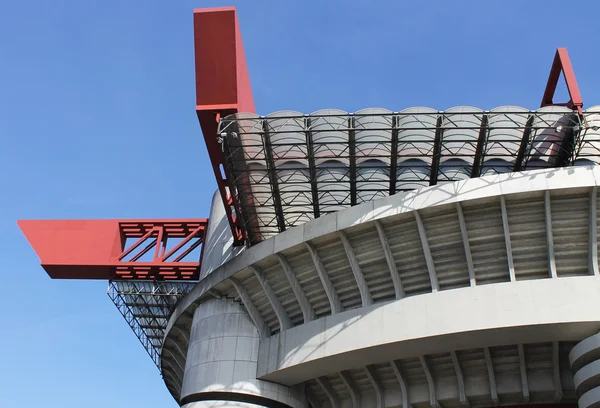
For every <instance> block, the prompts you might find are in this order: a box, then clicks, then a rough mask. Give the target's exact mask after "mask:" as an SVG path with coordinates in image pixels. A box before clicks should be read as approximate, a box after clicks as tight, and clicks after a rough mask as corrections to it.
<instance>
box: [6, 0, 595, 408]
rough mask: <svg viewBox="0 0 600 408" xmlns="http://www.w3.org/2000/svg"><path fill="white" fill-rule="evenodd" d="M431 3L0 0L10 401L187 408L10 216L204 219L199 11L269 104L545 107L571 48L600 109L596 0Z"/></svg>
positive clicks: (113, 314)
mask: <svg viewBox="0 0 600 408" xmlns="http://www.w3.org/2000/svg"><path fill="white" fill-rule="evenodd" d="M236 3H237V4H236ZM424 3H425V2H416V1H410V2H409V1H373V0H364V1H352V0H346V1H323V0H312V1H299V0H297V1H294V2H293V1H287V0H286V1H283V0H272V1H259V0H253V1H251V0H244V1H237V2H235V1H233V2H228V3H224V2H219V1H202V0H195V1H188V0H185V1H184V0H177V1H170V2H169V1H160V2H159V1H137V2H136V1H122V0H102V1H99V0H96V1H81V0H71V1H59V0H53V1H41V0H40V1H29V0H18V1H4V2H2V12H1V13H0V142H1V143H0V174H1V176H0V199H1V200H0V232H1V235H0V243H1V245H0V258H1V260H2V261H1V264H0V265H1V270H0V274H1V280H0V282H1V284H2V290H1V293H2V294H1V295H0V310H2V317H3V321H2V324H1V325H0V350H2V359H1V361H2V364H1V369H0V407H3V408H4V407H6V408H12V407H23V406H32V405H34V404H41V405H43V406H44V407H45V408H70V407H77V408H79V407H81V406H85V407H86V408H100V407H102V408H105V407H145V408H166V407H176V406H177V404H175V402H174V401H173V400H172V398H171V396H170V395H169V393H168V391H167V389H166V387H165V386H164V385H163V383H162V380H161V378H160V376H159V374H158V371H157V369H156V368H155V367H154V365H153V363H152V362H151V360H150V358H149V357H148V356H147V355H146V352H145V351H144V349H143V348H142V346H141V345H140V344H139V343H138V341H137V339H136V338H135V337H134V335H133V333H131V331H130V329H129V328H128V326H127V325H126V323H125V321H124V320H123V319H122V318H121V316H120V315H119V313H118V312H117V310H116V308H115V307H114V306H113V304H112V303H111V301H110V300H109V298H108V297H107V295H106V286H107V285H106V282H91V281H88V282H77V281H51V280H50V279H49V278H48V277H47V276H46V274H45V273H44V271H43V270H42V269H41V267H39V260H38V259H37V257H36V255H35V254H34V252H33V251H32V250H31V249H30V247H29V245H28V243H27V242H26V240H25V238H24V237H23V236H22V235H21V233H20V231H19V230H18V228H17V225H16V220H17V219H27V218H34V219H35V218H116V217H123V218H127V217H135V218H145V217H148V218H150V217H203V216H207V215H208V206H209V203H210V196H211V194H212V192H213V191H214V189H215V188H216V185H215V181H214V177H213V175H212V173H211V170H210V167H209V162H208V159H207V155H206V151H205V148H204V142H203V140H202V136H201V134H200V131H199V127H198V125H197V122H196V118H195V114H194V67H193V41H192V10H193V9H194V8H197V7H214V6H218V5H231V4H234V5H237V6H238V11H239V18H240V23H241V28H242V32H243V37H244V45H245V49H246V55H247V60H248V65H249V70H250V77H251V81H252V86H253V89H254V96H255V100H256V106H257V109H258V110H259V112H260V113H263V114H266V113H269V112H272V111H275V110H279V109H296V110H300V111H304V112H312V111H315V110H317V109H320V108H332V107H334V108H341V109H346V110H348V111H355V110H358V109H360V108H363V107H372V106H381V107H386V108H389V109H392V110H400V109H403V108H405V107H409V106H415V105H426V106H431V107H434V108H438V109H446V108H448V107H451V106H454V105H473V106H478V107H481V108H486V109H489V108H493V107H495V106H497V105H503V104H513V105H521V106H525V107H528V108H532V109H533V108H536V107H537V106H538V104H539V102H540V99H541V96H542V92H543V89H544V85H545V82H546V79H547V74H548V70H549V68H550V64H551V61H552V58H553V56H554V50H555V48H556V47H559V46H561V47H568V49H569V53H570V55H571V59H572V61H573V65H574V68H575V72H576V74H577V79H578V81H579V86H580V88H581V91H582V95H583V99H584V102H585V103H586V106H588V107H589V106H592V105H594V104H600V78H599V77H598V66H599V65H600V57H599V56H598V55H599V51H600V49H599V46H598V38H600V25H599V24H598V15H600V3H598V2H596V1H579V2H576V3H573V4H572V5H568V4H569V3H568V2H565V1H548V0H544V1H542V0H539V1H528V2H523V1H501V2H498V1H495V2H487V1H485V2H484V1H460V2H449V1H433V2H427V5H424ZM457 4H459V5H460V6H457Z"/></svg>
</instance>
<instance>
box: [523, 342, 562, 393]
mask: <svg viewBox="0 0 600 408" xmlns="http://www.w3.org/2000/svg"><path fill="white" fill-rule="evenodd" d="M524 347H525V363H526V365H527V378H528V379H529V383H530V386H529V392H530V402H532V403H535V402H543V401H548V400H551V399H552V398H554V394H555V387H554V382H553V381H552V377H548V376H544V374H543V373H547V372H549V371H551V370H552V368H553V365H552V344H551V343H541V344H526V345H525V346H524Z"/></svg>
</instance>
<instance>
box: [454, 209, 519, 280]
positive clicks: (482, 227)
mask: <svg viewBox="0 0 600 408" xmlns="http://www.w3.org/2000/svg"><path fill="white" fill-rule="evenodd" d="M461 205H462V208H463V213H464V215H465V224H466V227H467V234H468V237H469V246H470V248H471V255H472V256H473V267H474V269H475V280H476V282H477V285H485V284H489V283H498V282H509V281H510V277H509V274H508V262H507V258H506V245H505V242H504V228H503V227H502V216H501V213H500V202H499V200H498V199H485V200H480V201H478V202H471V203H470V202H466V203H463V204H461ZM490 259H493V260H494V262H490Z"/></svg>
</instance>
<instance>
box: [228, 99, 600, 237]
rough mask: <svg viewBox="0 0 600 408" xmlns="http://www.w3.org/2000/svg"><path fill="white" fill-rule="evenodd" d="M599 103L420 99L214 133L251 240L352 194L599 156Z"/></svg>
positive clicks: (273, 119)
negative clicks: (485, 104)
mask: <svg viewBox="0 0 600 408" xmlns="http://www.w3.org/2000/svg"><path fill="white" fill-rule="evenodd" d="M599 124H600V112H597V111H594V109H591V110H589V111H585V112H582V114H581V115H580V114H578V113H577V111H575V110H571V109H568V108H566V107H556V106H555V107H546V108H541V109H539V110H537V111H529V110H526V109H522V108H517V107H505V108H497V109H494V110H491V111H483V110H476V109H475V108H454V109H449V110H448V111H434V110H428V109H423V108H415V109H407V110H406V111H402V112H391V111H388V112H382V110H378V111H377V112H375V113H368V112H366V113H360V112H359V113H356V114H351V113H335V114H331V115H329V114H320V113H316V114H312V115H302V114H299V113H296V112H289V113H286V114H283V113H278V114H277V115H269V116H266V117H263V116H258V115H254V114H235V115H231V116H229V117H227V118H224V119H222V120H221V122H220V126H219V135H220V137H219V138H220V141H221V143H222V149H223V152H224V157H225V161H226V163H227V166H226V168H225V171H227V172H228V178H229V180H230V183H231V184H230V186H231V187H232V188H234V189H235V190H236V191H238V194H237V196H236V197H237V199H238V200H239V202H238V203H237V206H238V207H239V208H240V209H241V214H240V216H241V219H242V220H243V227H244V229H246V230H247V232H248V236H249V238H250V239H251V243H252V244H254V243H257V242H260V241H261V240H263V239H266V238H268V237H270V236H273V235H275V234H277V233H279V232H281V231H284V230H285V229H286V228H290V227H293V226H295V225H299V224H301V223H304V222H307V221H310V220H312V219H314V218H318V217H319V216H321V215H324V214H327V213H331V212H334V211H338V210H340V209H342V208H346V207H350V206H353V205H356V204H360V203H362V202H366V201H371V200H373V199H377V198H380V197H385V196H388V195H390V194H394V193H398V192H402V191H408V190H413V189H416V188H421V187H425V186H429V185H436V184H440V183H447V182H453V181H458V180H463V179H465V178H470V177H479V176H484V175H490V174H500V173H507V172H512V171H522V170H532V169H538V168H550V167H562V166H568V165H573V164H585V163H590V164H594V163H600V141H598V138H599V135H600V134H599V133H598V131H597V130H598V125H599Z"/></svg>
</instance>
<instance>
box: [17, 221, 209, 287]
mask: <svg viewBox="0 0 600 408" xmlns="http://www.w3.org/2000/svg"><path fill="white" fill-rule="evenodd" d="M207 224H208V220H207V219H202V218H201V219H173V220H169V219H166V220H165V219H157V220H42V221H19V226H20V227H21V230H22V231H23V233H24V234H25V236H26V237H27V239H28V240H29V243H30V244H31V246H32V247H33V249H34V250H35V252H36V253H37V255H38V256H39V258H40V260H41V263H42V267H43V268H44V269H45V270H46V272H47V273H48V275H50V277H51V278H55V279H170V280H198V279H199V275H200V264H201V259H200V258H201V255H200V256H199V257H198V258H199V259H198V260H195V261H191V262H190V261H184V259H185V258H186V257H187V256H188V255H190V254H191V253H192V252H194V250H196V249H198V247H199V246H200V245H202V243H203V240H204V233H205V231H206V227H207ZM128 239H130V240H134V242H133V243H130V242H128ZM170 239H171V241H170V242H171V243H173V239H177V240H179V242H177V243H176V244H175V245H173V246H172V247H170V246H169V240H170ZM150 254H151V255H152V256H151V257H150ZM149 258H151V260H149Z"/></svg>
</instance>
